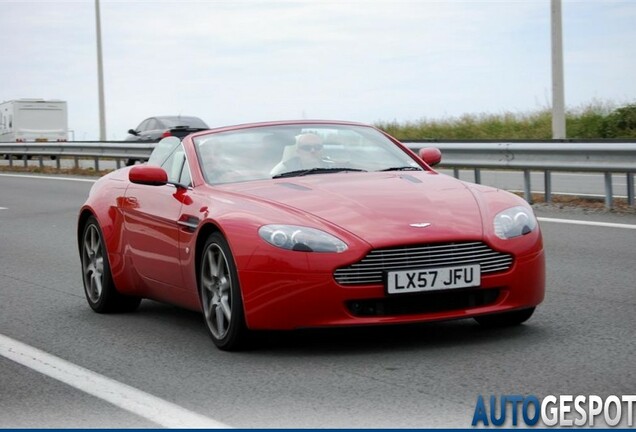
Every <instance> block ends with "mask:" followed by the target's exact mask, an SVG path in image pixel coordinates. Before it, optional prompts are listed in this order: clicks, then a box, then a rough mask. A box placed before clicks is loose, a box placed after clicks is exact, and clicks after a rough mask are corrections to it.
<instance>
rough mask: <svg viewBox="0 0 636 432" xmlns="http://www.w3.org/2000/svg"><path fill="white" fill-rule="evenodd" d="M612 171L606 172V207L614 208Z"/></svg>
mask: <svg viewBox="0 0 636 432" xmlns="http://www.w3.org/2000/svg"><path fill="white" fill-rule="evenodd" d="M612 196H613V193H612V173H611V172H606V173H605V208H608V209H611V208H612Z"/></svg>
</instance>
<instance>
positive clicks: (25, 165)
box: [22, 155, 29, 168]
mask: <svg viewBox="0 0 636 432" xmlns="http://www.w3.org/2000/svg"><path fill="white" fill-rule="evenodd" d="M22 161H23V162H24V167H25V168H26V167H28V166H29V157H28V156H27V155H22Z"/></svg>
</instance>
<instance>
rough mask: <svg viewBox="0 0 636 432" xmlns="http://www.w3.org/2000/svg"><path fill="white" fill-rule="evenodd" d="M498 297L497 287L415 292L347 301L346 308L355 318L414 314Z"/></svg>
mask: <svg viewBox="0 0 636 432" xmlns="http://www.w3.org/2000/svg"><path fill="white" fill-rule="evenodd" d="M498 297H499V289H498V288H488V289H462V290H447V291H435V292H427V293H418V294H411V295H403V296H395V297H386V298H380V299H371V300H351V301H348V302H347V308H348V309H349V312H351V314H352V315H354V316H358V317H371V316H395V315H414V314H422V313H434V312H445V311H453V310H460V309H467V308H473V307H479V306H486V305H488V304H491V303H494V302H495V301H496V300H497V298H498Z"/></svg>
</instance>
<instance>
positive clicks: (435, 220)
mask: <svg viewBox="0 0 636 432" xmlns="http://www.w3.org/2000/svg"><path fill="white" fill-rule="evenodd" d="M231 189H232V190H233V191H234V192H237V193H241V194H245V195H248V196H252V197H256V198H259V199H261V200H265V201H268V202H270V203H271V204H274V205H276V204H283V205H285V206H288V207H293V208H295V209H296V210H298V211H301V212H304V213H308V214H311V215H314V216H317V217H319V218H321V219H323V220H324V221H326V222H327V223H331V224H335V225H337V226H339V227H340V228H342V229H344V230H346V231H348V232H350V233H352V234H354V235H356V236H357V237H359V238H362V239H364V240H365V241H367V242H368V243H370V244H371V245H372V246H374V247H382V246H387V245H391V244H411V243H422V242H437V241H450V240H457V239H464V240H478V239H481V238H482V235H483V231H482V220H481V216H480V211H479V206H478V204H477V202H476V200H475V198H474V196H473V195H472V193H471V192H470V191H469V190H468V188H467V187H466V186H465V185H464V184H463V183H462V182H461V181H459V180H456V179H454V178H452V177H449V176H446V175H441V174H438V173H435V172H389V173H338V174H319V175H309V176H305V177H291V178H285V179H279V180H275V181H267V182H255V183H254V182H252V183H240V184H233V185H232V187H231ZM285 222H286V221H284V220H280V221H272V223H285ZM411 224H415V225H416V226H411ZM426 224H430V225H426Z"/></svg>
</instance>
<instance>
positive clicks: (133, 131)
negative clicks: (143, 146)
mask: <svg viewBox="0 0 636 432" xmlns="http://www.w3.org/2000/svg"><path fill="white" fill-rule="evenodd" d="M128 133H129V134H131V135H134V136H138V135H139V132H137V131H136V130H134V129H128Z"/></svg>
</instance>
